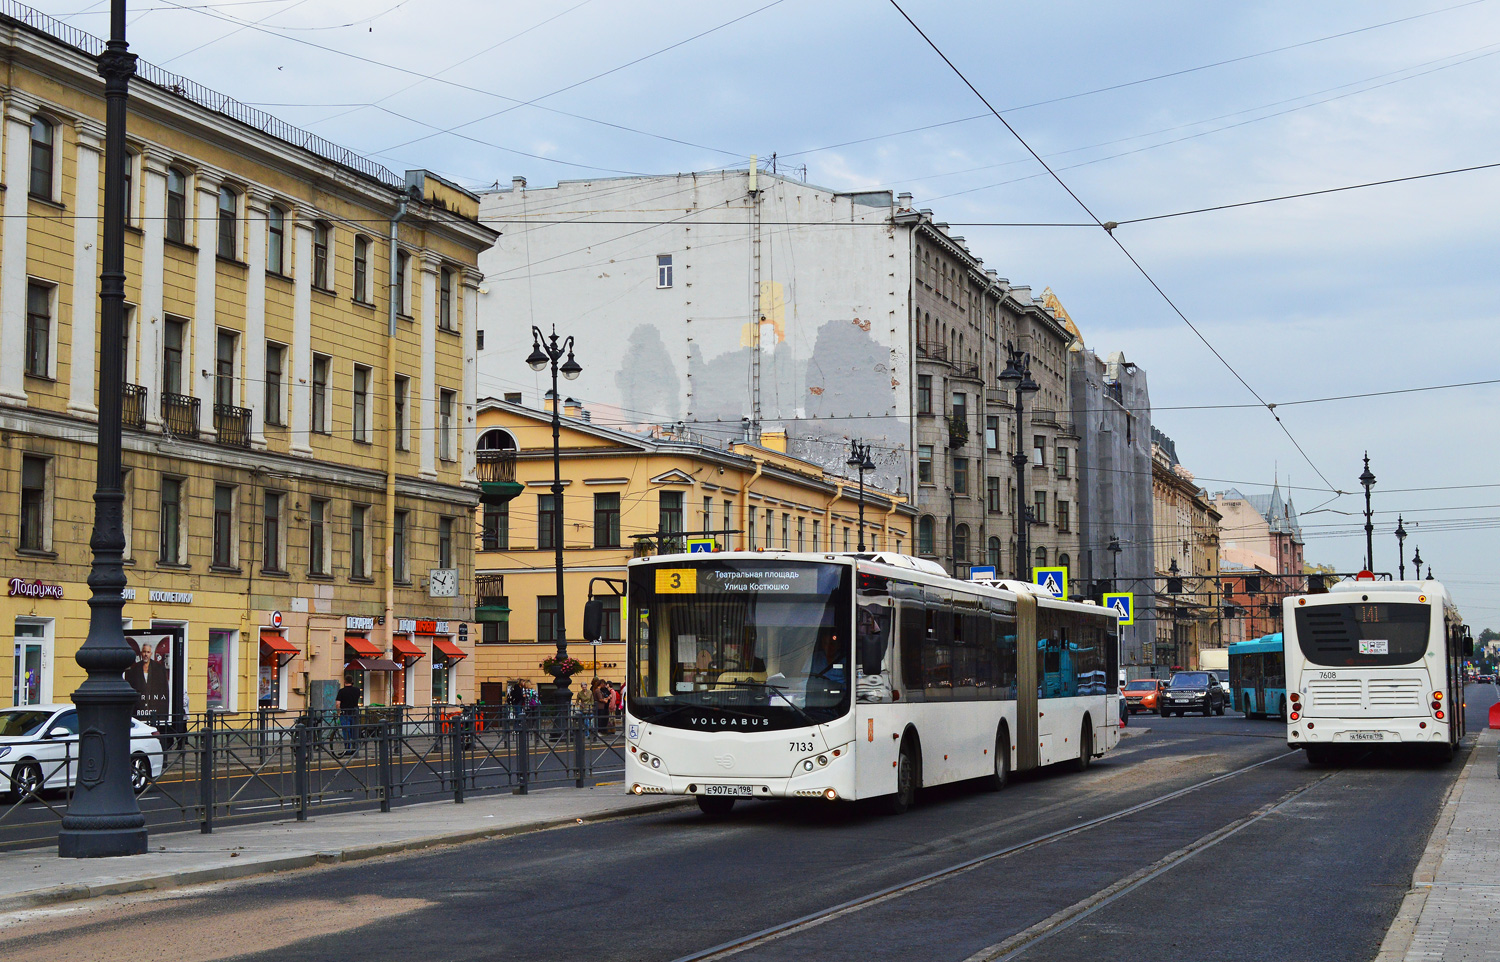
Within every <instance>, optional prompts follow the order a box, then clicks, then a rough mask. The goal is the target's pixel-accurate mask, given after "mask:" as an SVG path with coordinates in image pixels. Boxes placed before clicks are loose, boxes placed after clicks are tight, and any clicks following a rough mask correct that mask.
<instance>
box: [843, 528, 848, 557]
mask: <svg viewBox="0 0 1500 962" xmlns="http://www.w3.org/2000/svg"><path fill="white" fill-rule="evenodd" d="M844 550H845V551H848V550H849V528H848V526H847V525H846V526H845V527H844Z"/></svg>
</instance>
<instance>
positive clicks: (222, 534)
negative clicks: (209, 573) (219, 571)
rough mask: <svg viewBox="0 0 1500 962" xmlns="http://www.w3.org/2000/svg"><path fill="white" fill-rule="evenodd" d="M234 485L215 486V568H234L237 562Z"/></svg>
mask: <svg viewBox="0 0 1500 962" xmlns="http://www.w3.org/2000/svg"><path fill="white" fill-rule="evenodd" d="M234 527H235V526H234V485H232V484H216V485H214V554H213V564H214V567H215V568H233V567H234V561H235V553H236V552H235V549H236V547H237V545H236V544H235V540H236V539H235V530H234Z"/></svg>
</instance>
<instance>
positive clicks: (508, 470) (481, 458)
mask: <svg viewBox="0 0 1500 962" xmlns="http://www.w3.org/2000/svg"><path fill="white" fill-rule="evenodd" d="M474 474H475V477H476V478H477V479H478V480H479V500H480V501H482V502H484V503H485V504H505V503H506V502H508V501H511V500H513V499H514V498H515V497H516V495H518V494H520V493H521V492H522V491H524V490H525V487H524V486H523V485H521V484H518V483H517V482H516V452H515V451H509V450H499V449H494V448H491V449H481V450H479V451H475V452H474Z"/></svg>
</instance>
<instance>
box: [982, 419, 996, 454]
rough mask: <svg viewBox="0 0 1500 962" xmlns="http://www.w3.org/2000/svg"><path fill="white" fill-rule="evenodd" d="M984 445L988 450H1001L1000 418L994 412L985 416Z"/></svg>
mask: <svg viewBox="0 0 1500 962" xmlns="http://www.w3.org/2000/svg"><path fill="white" fill-rule="evenodd" d="M984 446H985V448H986V449H987V450H990V451H998V450H1000V418H999V416H997V415H994V414H987V415H985V417H984Z"/></svg>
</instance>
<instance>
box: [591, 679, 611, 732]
mask: <svg viewBox="0 0 1500 962" xmlns="http://www.w3.org/2000/svg"><path fill="white" fill-rule="evenodd" d="M593 694H594V730H595V731H596V732H599V733H600V734H607V733H608V730H609V728H610V724H609V696H610V689H609V685H608V684H607V683H605V682H604V681H602V680H601V679H598V678H595V679H594V692H593Z"/></svg>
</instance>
